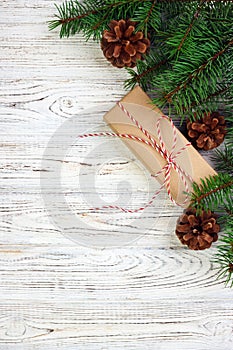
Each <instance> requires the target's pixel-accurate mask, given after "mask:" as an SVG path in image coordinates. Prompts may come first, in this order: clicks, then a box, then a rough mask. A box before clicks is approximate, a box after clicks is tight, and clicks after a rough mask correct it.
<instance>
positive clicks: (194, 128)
mask: <svg viewBox="0 0 233 350" xmlns="http://www.w3.org/2000/svg"><path fill="white" fill-rule="evenodd" d="M187 129H188V136H189V137H190V139H191V141H193V142H194V143H195V144H196V146H197V147H198V148H200V149H203V150H205V151H208V150H210V149H213V148H215V147H218V146H219V145H220V144H221V143H222V142H223V140H224V137H225V135H226V121H225V119H224V117H223V116H222V115H220V114H219V113H218V112H213V113H204V116H203V118H202V119H200V120H197V121H195V122H191V121H190V120H188V122H187Z"/></svg>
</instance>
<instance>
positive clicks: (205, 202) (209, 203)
mask: <svg viewBox="0 0 233 350" xmlns="http://www.w3.org/2000/svg"><path fill="white" fill-rule="evenodd" d="M232 191H233V177H232V176H230V175H229V174H224V173H220V174H218V175H214V176H210V177H209V178H205V179H201V184H197V183H195V182H194V183H193V193H192V194H191V205H192V206H193V207H195V208H196V209H197V211H198V212H201V211H202V210H212V211H216V210H217V209H218V208H219V207H222V208H223V207H226V206H227V205H228V204H229V203H230V202H231V201H232Z"/></svg>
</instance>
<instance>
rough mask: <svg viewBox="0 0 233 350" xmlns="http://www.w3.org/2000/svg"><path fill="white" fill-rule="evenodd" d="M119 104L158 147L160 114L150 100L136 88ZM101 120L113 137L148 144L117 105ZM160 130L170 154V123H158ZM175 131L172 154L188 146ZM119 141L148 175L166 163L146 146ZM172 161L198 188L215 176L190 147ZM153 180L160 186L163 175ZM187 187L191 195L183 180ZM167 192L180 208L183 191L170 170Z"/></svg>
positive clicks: (183, 195) (182, 185)
mask: <svg viewBox="0 0 233 350" xmlns="http://www.w3.org/2000/svg"><path fill="white" fill-rule="evenodd" d="M121 103H122V104H123V106H124V107H125V108H126V109H127V110H128V111H129V112H130V113H131V115H133V117H134V118H135V119H136V120H137V121H138V122H139V123H140V124H141V125H142V126H143V127H144V129H146V130H147V131H149V133H150V134H151V135H152V136H153V138H154V139H155V140H156V141H157V142H158V143H159V141H158V135H157V128H156V122H157V120H158V118H159V117H160V116H161V115H163V113H162V112H161V111H160V110H159V109H158V108H157V107H155V106H153V105H152V104H151V100H150V98H149V97H148V96H147V95H146V93H145V92H144V91H143V90H142V89H141V88H140V87H136V88H134V89H133V90H132V91H131V92H129V93H128V94H127V95H126V96H125V97H124V98H123V99H122V100H121ZM104 120H105V121H106V122H107V123H108V124H109V126H110V127H111V129H112V130H113V131H114V132H116V133H126V134H131V135H134V136H138V137H141V138H144V139H146V140H148V139H147V137H146V136H145V135H144V134H143V133H142V131H141V130H140V129H138V128H137V127H136V126H135V125H134V124H133V122H132V121H131V120H130V118H129V117H128V116H127V115H126V114H125V113H124V112H123V111H122V110H121V108H120V107H119V106H118V105H115V106H114V107H113V108H112V109H111V110H110V111H109V112H107V113H106V114H105V116H104ZM160 129H161V134H162V137H163V141H164V143H165V145H166V149H167V150H168V151H170V150H171V147H172V144H173V132H172V128H171V124H170V122H169V121H168V120H166V119H162V120H161V124H160ZM176 130H177V144H176V147H175V150H174V153H176V152H177V151H178V150H179V149H180V148H181V147H183V146H185V145H186V144H187V143H188V140H187V139H186V138H185V137H184V136H183V135H182V134H181V133H180V131H179V130H178V129H176ZM123 141H124V143H125V144H126V145H127V146H128V148H129V149H130V150H131V151H132V152H133V153H134V154H135V155H136V157H137V158H138V159H139V160H140V161H141V162H142V163H143V164H144V166H145V167H146V168H147V169H148V171H149V172H150V174H156V173H157V172H158V171H159V170H160V169H161V168H162V167H163V166H164V165H165V164H166V160H165V159H163V157H162V156H161V155H160V154H159V153H158V152H157V151H156V150H154V149H152V148H151V147H150V146H147V145H145V144H143V143H141V142H138V141H134V140H128V139H123ZM148 141H149V140H148ZM175 160H176V163H177V164H178V165H179V166H180V167H181V168H182V169H184V170H185V171H186V172H187V173H188V174H189V175H190V176H191V177H192V179H193V181H195V182H197V183H198V184H199V183H200V179H201V178H204V177H207V176H209V175H215V174H216V172H215V171H214V169H213V168H212V167H211V166H210V165H209V164H208V163H207V162H206V161H205V160H204V159H203V157H202V156H201V155H200V154H199V153H198V151H197V150H196V149H195V148H194V147H193V146H188V147H187V148H186V149H185V150H184V151H183V152H182V153H181V154H180V155H179V156H178V157H177V158H176V159H175ZM156 179H157V180H158V181H159V182H160V183H161V184H162V183H163V182H164V174H160V175H159V176H158V177H156ZM187 183H188V187H189V191H191V189H192V183H191V182H190V181H189V180H187ZM170 188H171V195H172V197H173V199H174V200H175V201H176V202H177V203H179V204H181V205H182V203H183V202H184V200H185V198H186V195H185V194H184V191H185V187H184V184H183V182H182V180H181V178H180V176H179V175H178V173H177V172H176V171H175V170H174V169H172V170H171V181H170ZM187 205H188V202H186V205H185V206H187Z"/></svg>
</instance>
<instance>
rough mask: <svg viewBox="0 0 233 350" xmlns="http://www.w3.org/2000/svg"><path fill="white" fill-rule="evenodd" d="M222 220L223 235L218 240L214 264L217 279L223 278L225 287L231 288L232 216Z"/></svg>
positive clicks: (232, 259)
mask: <svg viewBox="0 0 233 350" xmlns="http://www.w3.org/2000/svg"><path fill="white" fill-rule="evenodd" d="M222 219H223V220H222V221H225V223H224V230H225V233H224V235H223V236H222V237H221V238H220V239H219V245H218V246H217V249H218V252H217V253H216V254H215V258H214V262H215V263H217V264H218V265H219V271H218V278H225V283H226V285H229V286H230V287H233V214H231V215H229V214H228V215H226V216H224V217H223V218H222Z"/></svg>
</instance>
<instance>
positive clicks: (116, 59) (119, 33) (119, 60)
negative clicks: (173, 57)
mask: <svg viewBox="0 0 233 350" xmlns="http://www.w3.org/2000/svg"><path fill="white" fill-rule="evenodd" d="M135 25H136V22H132V21H130V20H124V19H121V20H120V21H114V20H112V21H111V22H110V23H109V25H108V26H109V28H110V30H104V32H103V36H102V40H101V49H102V50H103V53H104V56H105V57H106V58H107V60H108V61H110V62H111V63H112V65H113V66H115V67H118V68H122V67H135V65H136V60H141V59H143V57H142V54H144V53H147V51H148V50H149V46H150V40H149V39H147V38H144V35H143V32H137V33H135V34H134V30H135Z"/></svg>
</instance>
